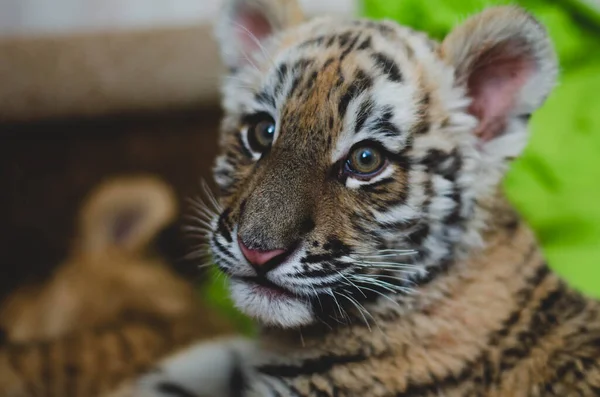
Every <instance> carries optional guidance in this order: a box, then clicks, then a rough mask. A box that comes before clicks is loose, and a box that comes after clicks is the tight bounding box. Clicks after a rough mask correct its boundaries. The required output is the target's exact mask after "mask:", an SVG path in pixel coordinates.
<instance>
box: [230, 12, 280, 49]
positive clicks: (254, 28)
mask: <svg viewBox="0 0 600 397" xmlns="http://www.w3.org/2000/svg"><path fill="white" fill-rule="evenodd" d="M235 22H236V24H237V26H235V27H234V29H235V32H236V34H237V36H238V42H239V43H240V44H241V47H242V49H243V50H244V52H246V55H249V54H250V53H252V52H254V51H256V50H258V49H259V43H260V42H261V41H262V40H264V39H265V38H267V37H268V36H270V35H271V34H272V32H273V27H272V26H271V24H270V23H269V20H268V19H267V18H266V17H265V16H264V15H263V14H261V13H259V12H257V11H254V10H251V9H242V10H240V11H238V13H237V15H236V17H235Z"/></svg>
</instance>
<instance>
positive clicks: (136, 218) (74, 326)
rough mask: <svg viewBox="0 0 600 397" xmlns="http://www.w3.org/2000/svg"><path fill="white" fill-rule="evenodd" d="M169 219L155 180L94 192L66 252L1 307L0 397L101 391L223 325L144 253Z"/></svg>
mask: <svg viewBox="0 0 600 397" xmlns="http://www.w3.org/2000/svg"><path fill="white" fill-rule="evenodd" d="M176 215H177V205H176V199H175V196H174V193H173V192H172V190H171V188H170V187H169V186H168V185H166V184H165V183H164V182H162V181H161V180H158V179H156V178H153V177H145V176H137V177H121V178H117V179H113V180H110V181H107V182H105V183H103V184H101V185H100V186H99V187H98V188H97V189H96V190H95V191H94V192H92V193H91V195H90V197H89V199H88V200H87V202H86V203H85V204H84V206H83V208H82V209H81V213H80V216H79V234H78V241H77V242H76V244H75V246H74V247H73V252H72V253H71V255H70V257H69V258H67V259H66V261H65V262H64V263H62V264H61V265H59V266H58V267H57V269H56V271H55V273H54V274H53V276H52V277H51V279H50V280H48V281H47V282H45V283H43V284H41V285H29V286H23V287H22V288H20V289H18V290H17V291H15V292H14V293H13V294H12V295H10V296H9V297H8V298H7V299H5V300H4V301H3V302H2V303H1V304H0V327H1V328H2V329H3V330H4V333H5V334H6V337H5V339H6V341H5V342H4V343H3V344H2V345H0V396H3V397H9V396H10V397H13V396H14V397H16V396H23V397H25V396H26V397H50V396H57V397H58V396H60V397H70V396H73V397H76V396H82V397H93V396H100V395H107V394H106V393H108V392H111V391H114V390H116V389H117V387H118V386H119V385H120V384H121V383H122V382H123V381H124V380H127V379H130V378H132V377H133V376H135V375H136V374H138V373H140V372H141V371H143V370H145V369H147V368H148V367H149V365H150V364H152V363H153V362H154V361H155V360H157V359H158V358H160V357H162V356H164V355H165V354H167V353H170V352H173V351H174V350H175V349H176V348H179V347H181V346H185V345H186V344H187V343H189V342H190V341H191V340H196V339H198V338H205V337H210V336H214V335H217V334H220V333H221V332H225V331H229V329H228V327H227V326H226V323H225V322H222V321H221V320H219V319H218V316H216V314H211V313H210V311H209V310H208V309H207V308H204V307H202V306H201V305H200V302H198V299H197V297H196V296H195V292H194V290H193V287H192V285H191V284H190V283H188V282H186V281H185V280H183V279H182V278H181V277H180V276H178V275H176V274H175V273H174V272H173V271H172V270H171V269H170V268H169V267H168V266H166V264H165V263H163V261H162V260H161V259H160V258H159V257H158V256H157V255H152V254H151V253H150V252H149V249H148V248H149V247H150V245H151V242H152V240H153V239H154V238H155V237H156V235H157V233H158V232H159V231H161V230H162V229H164V228H165V227H166V226H167V224H169V223H171V222H173V221H174V219H175V216H176Z"/></svg>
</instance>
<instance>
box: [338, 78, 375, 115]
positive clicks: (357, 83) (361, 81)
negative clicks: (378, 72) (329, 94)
mask: <svg viewBox="0 0 600 397" xmlns="http://www.w3.org/2000/svg"><path fill="white" fill-rule="evenodd" d="M340 76H341V75H340ZM372 85H373V82H372V80H371V78H370V77H369V76H367V74H366V73H365V72H363V71H362V70H358V71H357V72H356V74H355V75H354V81H352V83H351V84H350V85H349V86H348V89H347V90H346V92H345V93H344V95H342V97H341V98H340V101H339V103H338V114H339V116H340V118H344V116H345V115H346V109H347V108H348V105H349V104H350V101H351V100H353V99H354V98H356V97H357V96H359V95H360V94H361V93H362V92H363V91H365V90H367V89H368V88H370V87H371V86H372Z"/></svg>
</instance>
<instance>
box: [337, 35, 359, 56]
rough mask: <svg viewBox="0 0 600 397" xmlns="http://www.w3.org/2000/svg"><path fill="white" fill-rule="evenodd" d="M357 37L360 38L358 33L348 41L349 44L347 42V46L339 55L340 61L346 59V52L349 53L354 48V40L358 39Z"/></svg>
mask: <svg viewBox="0 0 600 397" xmlns="http://www.w3.org/2000/svg"><path fill="white" fill-rule="evenodd" d="M359 38H360V35H356V36H355V37H354V38H353V39H352V41H350V44H348V46H347V47H346V48H345V49H344V51H343V52H342V54H341V55H340V62H342V61H343V60H344V59H346V57H347V56H348V54H350V51H352V50H353V49H354V46H355V45H356V42H357V41H358V39H359Z"/></svg>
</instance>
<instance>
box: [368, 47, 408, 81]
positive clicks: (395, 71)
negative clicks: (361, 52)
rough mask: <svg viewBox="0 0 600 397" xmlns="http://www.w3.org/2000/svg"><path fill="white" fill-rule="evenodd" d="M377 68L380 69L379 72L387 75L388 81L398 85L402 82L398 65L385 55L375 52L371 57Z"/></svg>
mask: <svg viewBox="0 0 600 397" xmlns="http://www.w3.org/2000/svg"><path fill="white" fill-rule="evenodd" d="M371 57H372V58H373V60H374V61H375V63H376V64H377V66H378V67H379V68H380V69H381V71H382V72H383V73H384V74H385V75H387V77H388V79H389V80H391V81H393V82H396V83H399V82H401V81H402V73H400V69H399V68H398V65H396V63H395V62H394V61H393V60H392V59H391V58H390V57H388V56H387V55H385V54H383V53H381V52H377V53H375V54H373V55H371Z"/></svg>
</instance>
